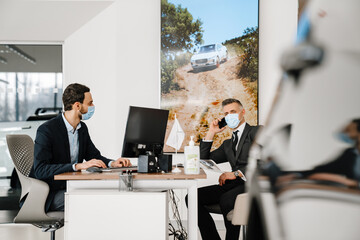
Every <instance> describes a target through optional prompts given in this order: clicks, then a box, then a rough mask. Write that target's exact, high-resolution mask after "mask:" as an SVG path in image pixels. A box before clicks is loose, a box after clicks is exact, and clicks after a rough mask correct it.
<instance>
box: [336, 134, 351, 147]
mask: <svg viewBox="0 0 360 240" xmlns="http://www.w3.org/2000/svg"><path fill="white" fill-rule="evenodd" d="M337 137H338V139H339V140H340V141H342V142H344V143H348V144H350V145H355V141H354V140H353V139H352V138H350V137H349V136H348V135H347V134H346V133H343V132H340V133H338V134H337Z"/></svg>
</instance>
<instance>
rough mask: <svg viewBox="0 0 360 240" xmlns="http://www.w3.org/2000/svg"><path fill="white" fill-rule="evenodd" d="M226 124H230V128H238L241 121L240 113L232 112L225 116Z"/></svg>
mask: <svg viewBox="0 0 360 240" xmlns="http://www.w3.org/2000/svg"><path fill="white" fill-rule="evenodd" d="M225 121H226V124H227V125H228V126H229V128H236V127H237V126H238V125H239V123H240V120H239V114H238V113H231V114H228V115H226V116H225Z"/></svg>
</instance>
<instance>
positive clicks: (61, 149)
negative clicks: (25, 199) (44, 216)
mask: <svg viewBox="0 0 360 240" xmlns="http://www.w3.org/2000/svg"><path fill="white" fill-rule="evenodd" d="M80 123H81V128H80V129H79V130H78V134H79V156H78V162H79V163H82V161H83V159H85V160H91V159H93V158H96V159H100V160H102V161H104V163H105V164H106V165H108V163H109V161H110V159H107V158H105V157H103V156H101V154H100V152H99V150H98V149H97V148H96V147H95V145H94V144H93V142H92V141H91V139H90V135H89V132H88V128H87V126H86V124H85V123H84V122H80ZM72 165H73V164H72V163H71V159H70V145H69V138H68V133H67V129H66V126H65V123H64V120H63V118H62V116H61V114H59V115H58V116H57V117H55V118H53V119H51V120H49V121H47V122H45V123H44V124H42V125H41V126H40V127H39V128H38V130H37V133H36V139H35V148H34V165H33V167H32V169H31V172H30V176H31V177H35V178H37V179H40V180H43V181H45V182H47V183H48V184H49V187H50V193H49V195H48V199H47V204H46V211H47V210H48V209H49V207H50V203H51V201H52V199H53V197H54V194H55V192H56V191H59V190H61V189H66V182H65V181H55V180H54V175H56V174H60V173H64V172H73V171H74V170H73V168H72Z"/></svg>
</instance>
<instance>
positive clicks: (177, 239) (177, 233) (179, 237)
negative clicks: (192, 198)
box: [169, 190, 188, 240]
mask: <svg viewBox="0 0 360 240" xmlns="http://www.w3.org/2000/svg"><path fill="white" fill-rule="evenodd" d="M169 196H170V202H171V208H172V210H173V217H174V219H175V221H176V224H177V225H178V227H179V230H176V229H175V227H174V226H173V225H172V224H171V223H170V222H169V236H172V235H173V236H174V240H186V239H187V238H188V235H187V232H186V229H185V228H184V226H183V225H182V222H181V218H180V214H179V209H178V206H177V205H178V203H179V201H180V199H179V198H178V197H177V196H176V194H175V193H174V191H173V190H169Z"/></svg>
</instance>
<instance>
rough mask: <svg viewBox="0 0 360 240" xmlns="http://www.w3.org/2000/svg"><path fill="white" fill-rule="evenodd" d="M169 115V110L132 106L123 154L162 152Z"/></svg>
mask: <svg viewBox="0 0 360 240" xmlns="http://www.w3.org/2000/svg"><path fill="white" fill-rule="evenodd" d="M168 115H169V110H163V109H154V108H143V107H133V106H130V108H129V115H128V120H127V124H126V130H125V137H124V143H123V149H122V154H121V156H122V157H138V156H139V155H146V154H148V153H151V154H154V155H155V156H158V155H159V154H161V153H162V151H163V147H164V138H165V131H166V125H167V120H168Z"/></svg>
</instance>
